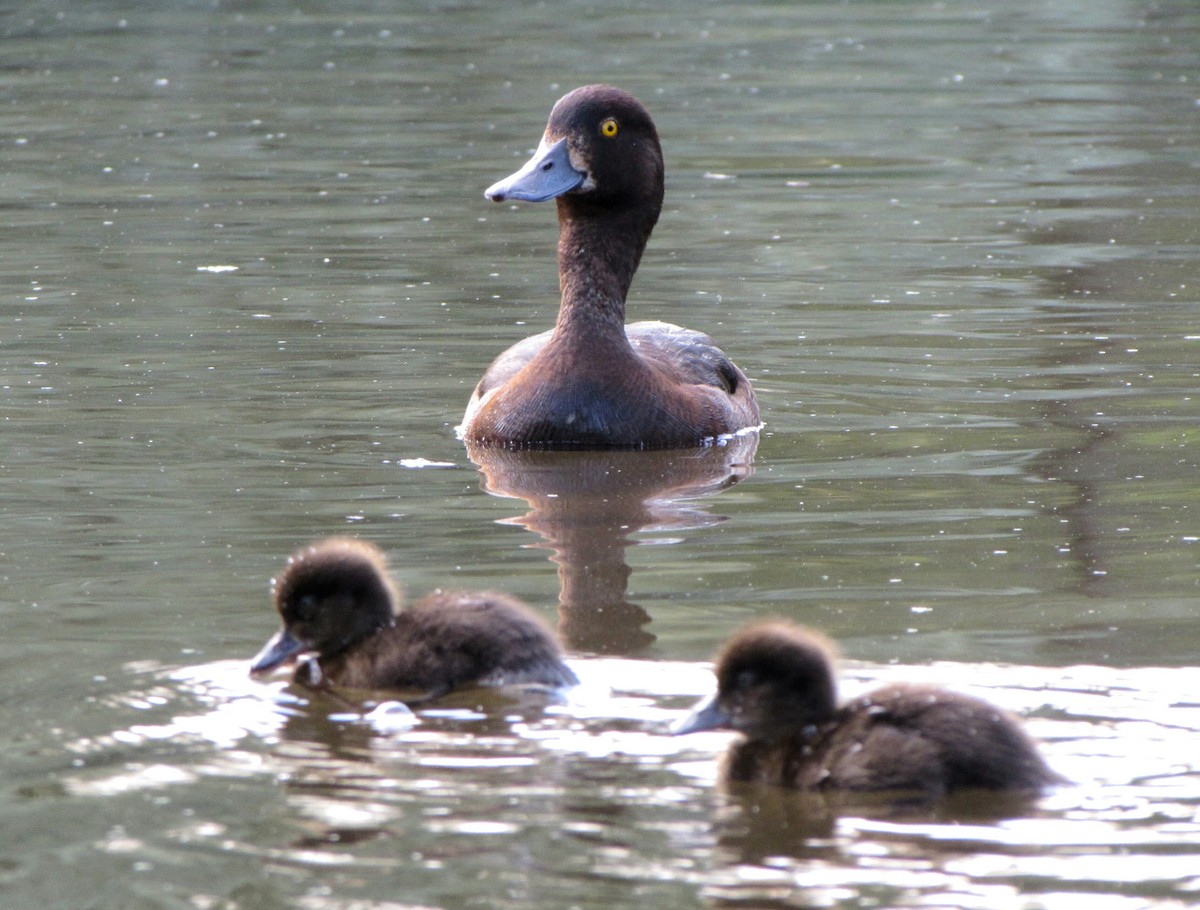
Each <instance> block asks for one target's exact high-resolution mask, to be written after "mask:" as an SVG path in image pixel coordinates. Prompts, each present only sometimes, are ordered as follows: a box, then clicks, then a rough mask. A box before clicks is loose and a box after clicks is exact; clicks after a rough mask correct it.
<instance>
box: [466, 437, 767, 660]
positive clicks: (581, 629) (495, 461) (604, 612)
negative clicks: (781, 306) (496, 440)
mask: <svg viewBox="0 0 1200 910" xmlns="http://www.w3.org/2000/svg"><path fill="white" fill-rule="evenodd" d="M757 449H758V434H757V433H749V434H746V435H744V436H736V437H733V438H732V439H729V440H728V441H727V442H726V443H725V444H724V445H714V446H709V447H706V448H699V449H669V450H666V451H655V452H644V451H642V452H629V451H599V452H563V451H558V452H547V451H513V450H508V449H498V448H484V447H479V446H471V445H468V446H467V454H468V455H469V456H470V458H471V460H472V461H473V462H475V464H476V466H477V467H478V468H479V472H480V474H481V475H482V478H483V481H482V484H483V489H484V490H485V491H486V492H488V493H491V494H492V495H493V496H505V497H510V498H513V499H524V500H525V501H526V502H528V503H529V505H530V507H531V508H530V510H529V511H528V512H526V513H525V514H524V515H521V516H517V517H513V518H510V519H506V520H505V523H508V524H519V525H521V526H523V527H525V528H528V529H529V530H530V531H533V532H534V533H535V534H538V535H539V536H540V537H542V538H543V539H544V540H545V541H546V545H547V547H548V548H550V549H553V551H554V555H553V556H552V557H551V559H552V560H553V561H554V562H555V563H557V564H558V578H559V595H558V600H559V637H560V638H561V639H562V641H563V643H564V644H565V645H566V646H567V647H568V648H571V649H574V650H582V651H592V652H595V653H601V654H629V653H632V652H636V651H638V650H640V649H643V648H645V647H646V646H647V645H649V644H650V643H651V642H653V641H654V635H653V634H652V633H650V632H649V631H647V630H646V628H645V626H646V625H648V624H649V622H650V615H649V614H648V613H647V612H646V611H645V610H644V609H643V608H642V607H640V606H638V605H637V604H635V603H631V602H630V601H629V599H628V597H627V593H626V592H627V589H628V586H629V576H630V573H631V571H632V570H631V569H630V567H629V564H628V562H626V559H625V549H626V548H627V547H628V546H629V545H630V538H631V536H632V535H633V534H635V533H637V532H639V531H646V532H650V533H654V534H657V535H659V536H658V539H657V541H656V542H658V543H662V542H664V535H668V534H672V533H676V532H682V531H684V530H694V529H696V528H703V527H708V526H711V525H714V524H717V523H719V522H722V521H724V520H725V516H721V515H713V514H711V513H710V512H708V511H707V510H706V509H705V508H704V507H703V506H702V505H700V504H698V503H697V502H696V500H697V499H700V498H703V497H706V496H711V495H714V494H716V493H719V492H721V491H722V490H724V489H727V488H728V487H730V486H732V485H733V484H735V483H737V482H738V481H739V480H741V479H742V478H744V477H748V476H750V474H752V473H753V467H752V463H753V460H754V453H755V452H756V451H757Z"/></svg>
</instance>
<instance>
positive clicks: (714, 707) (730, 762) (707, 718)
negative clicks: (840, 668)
mask: <svg viewBox="0 0 1200 910" xmlns="http://www.w3.org/2000/svg"><path fill="white" fill-rule="evenodd" d="M833 658H834V651H833V647H832V645H831V644H830V643H829V642H828V641H827V640H826V639H825V638H823V637H822V636H820V635H819V634H817V633H815V632H812V631H809V630H807V629H803V628H800V627H798V626H794V625H791V624H789V623H785V622H766V623H759V624H754V625H751V626H748V627H747V628H745V629H743V630H742V631H740V632H738V633H737V634H736V635H734V636H733V638H732V639H730V641H729V642H728V643H727V644H726V645H725V647H724V649H723V650H722V651H721V653H720V654H719V655H718V658H717V667H716V674H717V691H716V694H714V695H713V696H711V697H710V698H708V699H706V700H704V701H703V702H701V703H700V704H699V705H697V706H696V708H695V710H694V711H693V713H692V714H691V715H690V716H689V717H687V718H686V719H685V720H683V721H682V722H681V723H680V724H679V725H678V726H677V727H676V728H675V730H674V731H673V732H675V733H677V734H678V733H692V732H696V731H698V730H714V729H726V730H736V731H738V732H739V733H742V734H743V735H744V736H745V739H744V740H743V741H741V742H739V743H735V744H734V745H733V746H731V747H730V750H729V752H728V754H727V755H726V756H725V761H724V766H723V769H722V774H723V777H724V779H725V780H727V781H752V782H757V783H765V784H775V785H781V786H786V787H795V788H798V789H802V790H851V791H881V790H889V791H919V792H921V793H923V794H924V795H925V796H929V797H937V796H941V795H943V794H946V793H950V792H952V791H956V790H964V789H970V788H979V789H985V790H1001V791H1036V790H1038V789H1040V788H1042V787H1044V786H1046V785H1048V784H1051V783H1055V782H1061V781H1062V778H1060V777H1059V776H1058V775H1057V774H1055V773H1054V772H1053V771H1051V770H1050V769H1049V768H1048V767H1047V766H1046V764H1045V763H1044V762H1043V761H1042V759H1041V757H1040V756H1039V755H1038V753H1037V749H1036V747H1035V746H1034V744H1033V742H1032V740H1030V738H1029V737H1028V736H1027V735H1026V734H1025V732H1024V731H1023V730H1022V729H1021V727H1020V725H1019V723H1018V721H1017V720H1016V718H1014V717H1013V716H1012V715H1010V714H1008V713H1007V712H1005V711H1003V710H1001V709H1000V708H998V707H996V706H994V705H991V704H989V703H987V702H986V701H983V700H982V699H979V698H974V697H972V696H969V695H963V694H961V693H958V692H951V691H948V690H946V689H942V688H939V687H937V686H931V685H921V684H907V683H896V684H892V685H888V686H884V687H882V688H880V689H876V690H875V691H873V692H870V693H868V694H867V695H863V696H861V697H859V698H856V699H854V700H853V701H851V702H849V703H847V704H845V705H843V706H841V707H838V705H837V698H836V691H835V683H834V678H833Z"/></svg>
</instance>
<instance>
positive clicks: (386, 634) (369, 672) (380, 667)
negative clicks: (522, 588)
mask: <svg viewBox="0 0 1200 910" xmlns="http://www.w3.org/2000/svg"><path fill="white" fill-rule="evenodd" d="M273 587H274V597H275V608H276V609H277V610H278V611H279V615H280V617H281V618H282V619H283V628H282V629H280V630H279V632H278V633H276V634H275V636H274V637H273V638H271V639H270V641H268V642H267V643H266V645H264V646H263V648H262V650H261V651H260V652H259V653H258V655H257V656H256V657H255V658H254V660H253V661H252V662H251V665H250V672H251V673H255V674H257V673H265V672H267V671H269V670H272V669H274V668H276V667H278V666H280V665H282V664H284V663H288V662H298V661H299V665H298V666H297V669H296V680H297V681H298V682H302V683H306V684H310V685H314V684H320V683H325V682H328V683H330V684H332V685H336V686H344V687H347V688H354V689H402V690H418V691H421V692H423V693H425V695H424V697H425V698H435V697H437V696H440V695H444V694H445V693H447V692H449V691H450V690H452V689H456V688H461V687H468V686H487V685H521V684H540V685H545V686H571V685H575V684H576V683H577V682H578V679H577V678H576V677H575V674H574V672H572V670H571V669H570V668H569V667H568V666H567V665H566V664H564V663H563V660H562V652H561V650H560V648H559V646H558V643H557V642H556V641H555V638H554V635H553V633H552V632H551V631H550V629H549V628H548V627H547V626H546V624H545V623H543V622H542V621H541V619H539V618H538V617H537V616H535V615H534V614H533V613H532V612H531V611H530V610H529V609H528V608H527V607H526V606H525V605H524V604H522V603H520V602H519V601H517V600H516V599H514V598H511V597H506V596H505V595H503V594H495V593H491V592H464V593H445V592H441V591H436V592H434V593H432V594H430V595H428V596H427V597H425V598H424V599H422V600H420V601H418V602H417V603H415V604H413V605H412V606H411V607H409V608H407V609H405V610H400V609H399V606H400V595H399V592H398V590H397V588H396V586H395V585H394V584H393V583H392V581H391V580H390V578H389V576H388V567H387V561H386V559H385V557H384V555H383V552H382V551H381V550H380V549H379V548H378V547H376V546H374V545H373V544H370V543H367V542H365V541H361V540H354V539H351V538H344V537H342V538H339V537H335V538H330V539H328V540H323V541H320V542H319V543H316V544H313V545H312V546H309V547H305V548H304V549H302V550H300V551H299V552H298V553H296V554H295V555H294V556H292V557H291V558H290V559H289V561H288V566H287V568H286V569H285V570H284V571H283V574H282V575H280V576H279V577H278V578H277V579H275V581H274V582H273ZM306 656H307V657H308V658H309V660H307V661H303V660H301V658H304V657H306Z"/></svg>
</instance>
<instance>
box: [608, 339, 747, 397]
mask: <svg viewBox="0 0 1200 910" xmlns="http://www.w3.org/2000/svg"><path fill="white" fill-rule="evenodd" d="M625 335H626V337H627V338H628V339H629V343H630V344H631V345H633V349H634V350H635V351H637V353H638V355H639V356H640V357H641V358H642V359H643V360H644V361H646V362H647V363H651V364H654V365H655V366H657V367H658V368H659V369H660V370H662V372H663V373H664V374H665V375H667V376H671V377H673V378H675V379H677V380H678V381H679V382H682V383H686V384H688V385H703V386H713V387H714V388H717V389H720V390H722V391H724V392H725V393H726V394H728V395H737V394H738V393H739V391H740V392H741V393H742V394H746V393H747V392H748V391H749V389H750V382H749V380H747V379H746V375H745V374H744V373H743V372H742V371H741V370H739V369H738V368H737V365H736V364H734V362H733V361H732V360H730V359H729V358H728V357H727V356H726V355H725V352H724V351H722V350H721V349H720V348H719V347H717V344H716V342H714V341H713V340H712V339H711V338H710V337H709V336H708V335H705V334H704V333H703V332H697V331H695V330H694V329H685V328H683V327H682V326H678V325H672V324H671V323H669V322H657V321H650V322H634V323H632V324H630V325H627V326H626V327H625Z"/></svg>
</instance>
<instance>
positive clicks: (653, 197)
mask: <svg viewBox="0 0 1200 910" xmlns="http://www.w3.org/2000/svg"><path fill="white" fill-rule="evenodd" d="M484 196H486V197H487V198H488V199H491V200H492V201H493V202H505V201H507V200H510V199H518V200H523V201H526V202H545V201H546V200H548V199H555V198H559V197H566V196H571V197H576V198H577V199H578V200H580V201H582V200H584V199H586V200H587V201H588V202H589V203H591V204H598V205H609V206H619V207H623V206H629V207H635V208H641V209H645V208H649V209H652V210H653V212H654V216H655V218H657V216H658V212H659V211H660V210H661V208H662V196H663V157H662V147H661V145H660V144H659V141H658V131H657V130H656V129H655V128H654V121H653V120H652V119H651V118H650V113H649V112H648V111H647V110H646V108H645V107H644V106H643V105H642V103H641V102H640V101H638V100H637V99H636V98H635V97H633V96H632V95H630V94H629V93H627V92H623V91H621V90H620V89H617V88H613V87H612V86H610V85H585V86H583V87H582V88H577V89H575V90H574V91H573V92H570V93H568V94H566V95H564V96H563V97H562V98H560V99H559V100H558V103H557V104H555V105H554V108H553V110H551V112H550V120H549V122H548V123H547V124H546V132H545V133H544V135H543V136H542V141H541V144H540V145H539V146H538V149H537V151H536V152H534V155H533V157H532V158H530V159H529V161H528V162H526V164H525V166H524V167H522V168H521V169H520V170H519V171H517V172H516V173H515V174H512V175H511V176H509V177H506V178H504V179H503V180H501V181H499V182H497V183H495V184H493V185H492V186H490V187H488V189H487V190H486V192H485V193H484Z"/></svg>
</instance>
